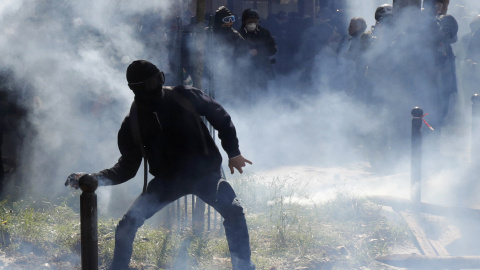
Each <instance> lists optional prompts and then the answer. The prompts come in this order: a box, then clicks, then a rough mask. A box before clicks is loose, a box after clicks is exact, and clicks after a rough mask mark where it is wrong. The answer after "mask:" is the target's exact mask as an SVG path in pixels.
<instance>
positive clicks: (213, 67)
mask: <svg viewBox="0 0 480 270" xmlns="http://www.w3.org/2000/svg"><path fill="white" fill-rule="evenodd" d="M235 20H236V18H235V15H233V13H232V12H230V10H229V9H228V8H227V7H225V6H221V7H219V8H218V9H217V10H216V12H215V17H214V21H213V25H211V26H210V27H208V28H207V33H208V38H207V46H206V59H205V61H206V66H207V72H208V73H209V78H210V80H212V81H210V85H213V86H211V87H209V88H213V87H215V88H217V89H220V90H219V91H216V92H217V93H218V95H216V96H215V98H216V99H217V100H221V101H222V102H236V101H239V100H241V97H242V93H243V92H244V89H240V88H239V87H238V86H239V85H242V81H243V78H241V77H240V76H238V74H239V73H240V74H243V70H245V68H246V60H247V57H248V46H247V43H246V41H245V40H244V39H243V37H242V35H240V33H238V32H237V31H236V30H235V29H233V28H232V26H233V24H234V22H235Z"/></svg>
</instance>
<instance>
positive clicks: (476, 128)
mask: <svg viewBox="0 0 480 270" xmlns="http://www.w3.org/2000/svg"><path fill="white" fill-rule="evenodd" d="M479 135H480V95H479V94H474V95H473V96H472V138H471V151H472V152H471V154H470V158H471V164H472V166H477V165H478V163H479V150H480V147H479V143H478V138H479V137H478V136H479Z"/></svg>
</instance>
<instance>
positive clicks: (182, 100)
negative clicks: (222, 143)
mask: <svg viewBox="0 0 480 270" xmlns="http://www.w3.org/2000/svg"><path fill="white" fill-rule="evenodd" d="M163 91H164V93H165V95H167V96H169V97H171V98H172V99H173V100H175V102H177V103H178V104H179V105H180V106H182V108H183V109H185V110H186V111H188V112H190V113H192V114H193V115H194V116H195V119H196V120H197V126H198V128H199V129H200V136H201V137H202V142H203V151H204V154H205V155H208V154H209V152H208V146H207V140H206V137H205V133H204V131H203V128H202V118H201V117H200V115H199V114H198V113H197V111H196V110H195V107H194V106H193V104H192V102H191V101H190V100H188V99H187V98H186V97H184V96H183V95H182V94H180V93H179V92H178V91H175V89H174V88H172V87H166V86H165V87H163ZM129 118H130V121H129V123H130V131H131V132H132V136H133V140H134V141H135V144H136V145H138V146H139V147H140V151H141V152H142V157H143V170H144V173H143V191H142V192H143V193H145V191H146V190H147V182H148V162H147V154H146V152H145V147H144V145H143V142H142V136H141V134H140V125H139V123H138V109H137V104H136V103H135V100H134V101H133V102H132V105H131V107H130V117H129Z"/></svg>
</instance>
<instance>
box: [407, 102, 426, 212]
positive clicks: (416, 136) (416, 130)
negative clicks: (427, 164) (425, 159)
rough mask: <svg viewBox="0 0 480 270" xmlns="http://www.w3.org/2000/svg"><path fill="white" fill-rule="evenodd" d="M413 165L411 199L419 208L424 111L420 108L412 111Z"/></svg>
mask: <svg viewBox="0 0 480 270" xmlns="http://www.w3.org/2000/svg"><path fill="white" fill-rule="evenodd" d="M411 113H412V116H413V118H412V160H411V161H412V163H411V182H410V199H411V201H412V203H413V205H415V206H419V205H420V202H421V194H422V189H421V186H422V132H421V131H420V129H421V128H422V117H423V110H422V109H421V108H420V107H415V108H413V109H412V112H411Z"/></svg>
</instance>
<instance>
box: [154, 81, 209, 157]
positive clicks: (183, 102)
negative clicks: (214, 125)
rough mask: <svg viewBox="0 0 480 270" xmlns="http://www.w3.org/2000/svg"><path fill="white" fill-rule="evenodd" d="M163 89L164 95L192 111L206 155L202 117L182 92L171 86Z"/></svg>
mask: <svg viewBox="0 0 480 270" xmlns="http://www.w3.org/2000/svg"><path fill="white" fill-rule="evenodd" d="M163 90H164V92H165V94H166V95H168V96H169V97H171V98H172V99H173V100H175V102H177V103H178V104H179V105H180V106H182V107H183V108H184V109H185V110H186V111H188V112H190V113H192V114H193V115H194V116H195V119H196V120H197V126H198V129H199V130H200V136H202V142H203V152H204V153H205V155H207V156H208V147H207V140H206V138H205V133H204V131H203V128H202V119H201V118H200V115H198V113H197V111H196V110H195V107H193V104H192V102H191V101H190V100H188V99H187V98H186V97H184V96H183V95H182V94H180V93H179V92H178V91H175V89H174V88H172V87H163Z"/></svg>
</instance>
